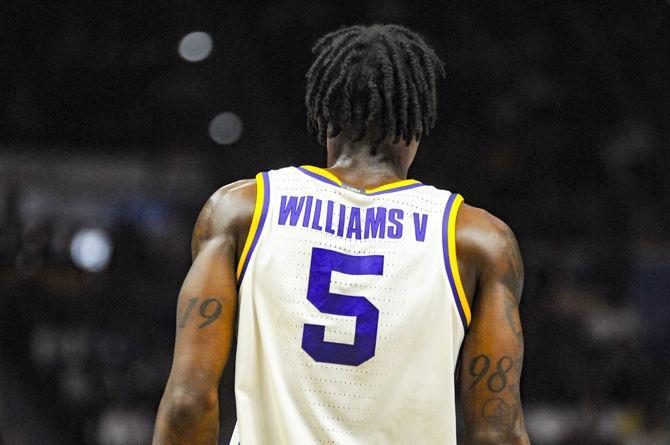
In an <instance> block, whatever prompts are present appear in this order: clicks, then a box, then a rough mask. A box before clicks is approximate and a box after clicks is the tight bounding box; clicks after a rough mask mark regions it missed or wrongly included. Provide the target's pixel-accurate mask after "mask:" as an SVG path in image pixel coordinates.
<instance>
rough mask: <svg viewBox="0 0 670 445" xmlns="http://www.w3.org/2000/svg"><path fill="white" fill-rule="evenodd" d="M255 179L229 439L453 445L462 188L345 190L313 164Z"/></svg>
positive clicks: (463, 316)
mask: <svg viewBox="0 0 670 445" xmlns="http://www.w3.org/2000/svg"><path fill="white" fill-rule="evenodd" d="M257 190H258V196H257V203H256V212H255V213H254V217H253V220H252V224H251V229H250V232H249V236H248V239H247V243H246V244H245V248H244V250H243V253H242V258H241V260H240V264H239V267H238V279H239V280H240V287H239V302H240V303H239V327H238V343H237V356H236V382H235V388H236V389H235V391H236V403H237V414H238V425H237V427H236V433H235V436H234V437H233V442H234V443H237V441H238V440H239V441H240V442H241V443H242V444H243V445H247V444H249V445H251V444H283V443H295V444H311V443H338V444H339V443H342V444H355V443H365V444H388V443H409V442H411V441H415V442H417V443H456V420H455V390H454V377H453V372H454V368H455V365H456V361H457V358H458V352H459V349H460V345H461V342H462V340H463V335H464V326H465V325H466V323H467V322H468V321H469V318H470V314H469V309H468V307H467V301H465V296H464V295H463V291H462V287H461V286H460V279H459V277H458V270H457V267H456V260H455V239H454V228H455V219H456V212H457V210H458V206H459V205H460V203H461V201H462V198H461V197H460V196H458V195H454V194H451V193H449V192H446V191H443V190H438V189H436V188H434V187H431V186H425V185H422V184H421V183H419V182H418V181H412V180H406V181H399V182H396V183H393V184H387V185H385V186H382V187H379V188H377V189H373V190H367V191H362V190H356V189H353V188H351V187H348V186H346V185H344V184H342V183H341V182H340V181H339V180H338V179H337V178H336V177H334V176H333V175H332V174H330V173H329V172H328V171H326V170H322V169H318V168H315V167H300V168H294V167H289V168H284V169H281V170H275V171H270V172H267V173H262V174H259V175H258V176H257ZM238 435H239V436H238ZM231 443H232V442H231Z"/></svg>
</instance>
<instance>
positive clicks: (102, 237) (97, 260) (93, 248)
mask: <svg viewBox="0 0 670 445" xmlns="http://www.w3.org/2000/svg"><path fill="white" fill-rule="evenodd" d="M70 256H71V257H72V261H73V262H74V264H75V265H76V266H77V267H79V268H80V269H83V270H86V271H88V272H100V271H102V270H104V269H105V268H106V267H107V266H108V265H109V260H110V259H111V257H112V242H111V240H110V239H109V236H108V235H107V233H105V231H103V230H100V229H88V228H86V229H81V230H80V231H78V232H77V233H76V234H75V235H74V237H72V242H71V243H70Z"/></svg>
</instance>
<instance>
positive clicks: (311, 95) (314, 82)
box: [305, 25, 445, 144]
mask: <svg viewBox="0 0 670 445" xmlns="http://www.w3.org/2000/svg"><path fill="white" fill-rule="evenodd" d="M312 53H314V54H315V55H316V59H315V60H314V63H313V64H312V66H311V67H310V69H309V71H307V75H306V77H307V93H306V95H305V105H306V106H307V129H308V131H309V132H310V133H316V134H317V139H318V141H319V143H320V144H325V142H326V138H328V137H335V136H337V135H338V134H339V133H340V131H341V130H342V129H348V130H351V131H353V134H354V141H360V140H362V139H363V138H364V137H365V135H366V133H367V132H368V131H370V132H371V133H372V134H374V135H375V136H376V137H375V139H374V141H373V142H374V143H379V142H381V141H383V140H386V139H392V140H393V143H398V141H399V140H400V138H403V139H405V140H406V141H407V144H409V143H410V141H411V140H412V138H416V139H417V140H418V139H419V138H420V137H421V136H422V135H424V134H428V133H429V132H430V130H431V129H432V128H433V127H434V125H435V118H436V81H437V78H438V77H440V78H443V77H444V76H445V71H444V64H443V63H442V61H441V60H440V59H439V58H438V56H437V55H436V54H435V52H434V51H433V49H432V48H430V47H429V46H428V45H427V44H426V42H424V40H423V38H421V36H419V35H418V34H416V33H414V32H412V31H410V30H409V29H407V28H405V27H402V26H399V25H372V26H351V27H347V28H341V29H338V30H337V31H333V32H331V33H328V34H326V35H325V36H323V37H321V38H320V39H319V40H318V41H317V42H316V44H315V45H314V47H313V48H312Z"/></svg>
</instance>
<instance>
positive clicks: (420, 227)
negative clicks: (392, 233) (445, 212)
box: [414, 212, 428, 241]
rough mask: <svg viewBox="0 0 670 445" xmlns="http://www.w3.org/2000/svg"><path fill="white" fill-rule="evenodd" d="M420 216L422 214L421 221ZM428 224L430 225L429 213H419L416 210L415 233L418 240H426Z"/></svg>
mask: <svg viewBox="0 0 670 445" xmlns="http://www.w3.org/2000/svg"><path fill="white" fill-rule="evenodd" d="M419 216H421V220H420V221H419ZM426 226H428V215H424V214H421V215H419V214H418V213H416V212H414V235H415V237H416V240H417V241H425V239H426Z"/></svg>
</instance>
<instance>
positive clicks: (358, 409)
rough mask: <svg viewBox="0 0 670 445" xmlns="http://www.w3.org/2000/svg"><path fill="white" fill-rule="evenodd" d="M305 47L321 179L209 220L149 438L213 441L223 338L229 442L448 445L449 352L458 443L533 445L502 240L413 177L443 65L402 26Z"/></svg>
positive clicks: (273, 182) (242, 196) (451, 416)
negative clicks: (229, 377)
mask: <svg viewBox="0 0 670 445" xmlns="http://www.w3.org/2000/svg"><path fill="white" fill-rule="evenodd" d="M314 53H315V55H316V59H315V61H314V63H313V65H312V67H311V68H310V70H309V72H308V73H307V96H306V104H307V113H308V122H309V127H310V129H311V130H313V131H315V132H316V133H317V136H318V139H319V141H320V142H321V143H324V144H325V145H326V147H327V153H328V168H325V169H324V168H318V167H313V166H302V167H288V168H283V169H279V170H273V171H269V172H263V173H259V174H258V175H257V176H256V178H255V179H252V180H244V181H239V182H236V183H233V184H230V185H228V186H225V187H223V188H221V189H220V190H219V191H217V192H216V193H215V194H214V195H213V196H212V197H211V198H210V199H209V201H208V202H207V204H206V205H205V207H204V208H203V210H202V212H201V213H200V216H199V218H198V221H197V224H196V227H195V230H194V234H193V242H192V253H193V265H192V267H191V270H190V271H189V273H188V276H187V277H186V280H185V281H184V285H183V287H182V289H181V292H180V295H179V302H178V308H177V335H176V346H175V352H174V363H173V365H172V371H171V374H170V378H169V380H168V383H167V387H166V389H165V393H164V395H163V399H162V401H161V405H160V409H159V411H158V418H157V420H156V430H155V435H154V444H182V443H184V444H185V443H188V444H214V443H216V442H217V436H218V425H219V400H218V395H217V389H218V385H219V379H220V376H221V373H222V370H223V367H224V365H225V363H226V360H227V358H228V354H229V351H230V348H231V343H232V340H233V336H235V335H236V336H237V355H236V363H235V365H236V376H235V395H236V403H237V418H238V421H237V426H236V428H235V432H234V435H233V438H232V440H231V443H234V444H237V443H241V444H243V445H254V444H269V445H275V444H300V445H302V444H315V443H330V444H408V443H416V444H438V443H439V444H446V443H448V444H455V443H456V437H457V436H456V388H455V386H456V383H455V371H456V369H457V361H458V358H459V354H460V360H461V362H460V363H461V365H460V375H459V376H458V384H459V385H460V397H461V404H462V410H463V417H464V427H465V430H464V432H463V441H464V443H467V444H527V443H528V436H527V434H526V430H525V426H524V420H523V413H522V409H521V401H520V398H519V379H520V377H521V364H522V360H523V336H522V332H521V324H520V320H519V312H518V306H519V298H520V296H521V288H522V285H523V266H522V263H521V257H520V254H519V249H518V246H517V242H516V240H515V238H514V235H513V234H512V232H511V230H510V229H509V227H507V226H506V225H505V224H504V223H503V222H502V221H500V220H499V219H497V218H496V217H494V216H492V215H490V214H488V213H487V212H485V211H484V210H481V209H478V208H475V207H471V206H468V205H466V204H463V199H462V198H461V196H460V195H458V194H453V193H450V192H448V191H444V190H439V189H436V188H434V187H431V186H429V185H424V184H422V183H421V182H419V181H416V180H412V179H406V177H407V171H408V169H409V167H410V164H411V163H412V160H413V159H414V156H415V154H416V152H417V149H418V147H419V140H420V138H421V137H423V136H424V135H426V134H428V131H429V130H430V129H431V128H432V127H433V125H434V123H435V109H436V103H435V101H436V99H435V98H436V94H435V88H436V82H437V80H438V79H439V78H441V77H443V76H444V68H443V65H442V63H441V61H440V60H439V59H438V57H437V56H436V55H435V53H434V52H433V50H432V49H431V48H429V47H428V46H427V45H426V43H425V42H424V41H423V40H422V38H421V37H419V36H418V35H416V34H415V33H413V32H411V31H409V30H407V29H406V28H403V27H400V26H394V25H386V26H381V25H374V26H370V27H363V26H354V27H350V28H345V29H340V30H338V31H335V32H332V33H330V34H327V35H326V36H324V37H322V38H321V39H320V40H319V41H318V42H317V43H316V45H315V47H314ZM444 174H445V175H448V174H449V172H448V166H447V167H445V172H444ZM235 330H236V331H237V332H235ZM226 414H227V413H224V415H226Z"/></svg>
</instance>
